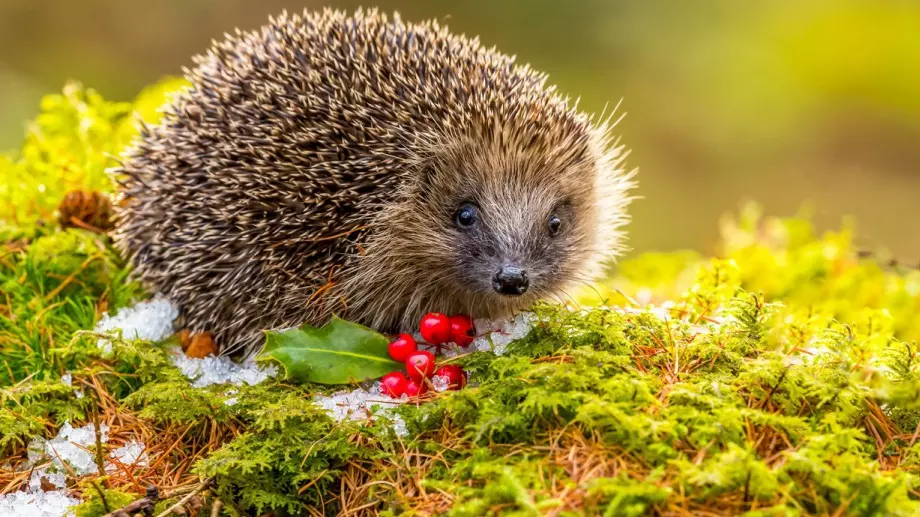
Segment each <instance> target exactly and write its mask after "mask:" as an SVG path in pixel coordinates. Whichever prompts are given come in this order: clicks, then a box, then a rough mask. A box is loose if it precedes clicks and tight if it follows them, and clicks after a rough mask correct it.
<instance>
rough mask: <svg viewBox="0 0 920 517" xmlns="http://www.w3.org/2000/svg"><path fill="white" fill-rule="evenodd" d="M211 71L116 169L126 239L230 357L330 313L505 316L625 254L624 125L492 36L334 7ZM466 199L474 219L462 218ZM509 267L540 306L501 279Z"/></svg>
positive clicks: (210, 60)
mask: <svg viewBox="0 0 920 517" xmlns="http://www.w3.org/2000/svg"><path fill="white" fill-rule="evenodd" d="M195 63H196V65H197V66H196V67H195V68H194V69H192V70H187V71H186V75H187V78H188V79H189V80H190V81H191V84H192V85H191V87H190V88H189V89H187V90H185V91H183V92H181V93H180V94H178V95H177V96H176V97H175V98H174V99H173V101H172V102H171V103H170V104H169V105H168V106H167V107H166V108H165V110H164V117H163V120H162V121H161V122H160V123H159V124H158V125H156V126H153V127H145V128H143V129H142V131H141V135H140V137H139V138H138V140H137V141H136V142H135V144H134V146H132V148H131V149H130V150H129V151H128V152H127V153H126V155H125V156H124V161H123V163H122V166H121V167H119V168H118V169H117V170H116V171H115V173H116V174H117V177H118V178H119V182H120V184H121V187H122V188H121V190H120V193H121V198H120V199H119V202H118V203H117V205H118V207H119V208H118V221H117V222H118V228H117V231H116V240H117V242H118V243H119V245H120V246H121V247H122V249H123V250H125V252H126V253H127V254H128V255H129V256H130V258H131V260H132V262H133V264H134V266H135V268H136V272H137V274H138V275H139V277H140V278H141V279H142V280H144V281H145V282H147V283H148V284H149V285H151V287H153V288H155V289H157V290H159V291H161V292H163V293H164V294H166V295H167V296H168V297H169V298H171V299H172V300H174V301H175V302H176V303H178V304H179V306H180V307H181V309H182V311H183V316H184V318H185V325H186V327H187V328H189V329H191V330H193V331H211V332H213V333H214V335H215V337H216V340H217V342H218V344H219V345H220V346H221V347H222V352H224V353H231V352H237V351H245V352H249V353H251V352H252V351H254V350H257V349H258V346H259V345H260V344H261V341H262V339H263V338H262V335H261V331H262V329H268V328H278V327H290V326H294V325H298V324H300V323H301V322H305V321H307V322H313V323H321V322H322V321H323V320H325V319H326V318H328V316H329V315H331V314H333V313H334V314H338V315H340V316H342V317H345V318H346V319H350V320H353V321H357V322H361V323H364V324H368V325H370V326H373V327H375V328H377V329H380V330H386V331H394V330H397V329H407V328H411V327H413V325H414V324H416V323H417V322H418V318H419V317H420V316H421V315H422V314H423V313H425V312H428V311H440V312H445V313H454V312H463V313H472V314H473V315H475V316H486V317H496V316H500V315H505V314H507V313H509V312H511V311H514V310H518V309H521V308H523V307H526V306H527V305H529V304H531V303H532V302H533V301H534V300H536V299H537V298H540V297H549V296H554V295H560V294H563V293H565V286H567V285H571V284H573V283H578V282H584V281H588V280H589V279H591V278H594V277H596V274H597V273H598V272H599V271H600V269H601V268H600V265H601V263H602V262H604V261H605V260H606V259H609V258H611V257H613V256H615V255H616V254H617V253H618V252H619V251H620V250H621V249H622V235H623V232H622V227H623V225H624V224H625V223H626V221H627V215H626V205H627V204H628V202H629V199H630V198H629V195H628V191H629V189H630V187H632V182H631V180H630V177H631V175H630V174H625V173H624V172H623V171H622V169H620V168H619V164H620V162H621V159H622V156H623V153H622V151H621V148H620V147H618V146H611V145H610V143H609V141H608V136H607V131H608V124H606V122H599V123H595V122H593V121H592V119H589V118H588V117H586V116H584V115H582V114H580V113H579V112H578V111H576V110H575V108H573V107H571V106H569V104H568V100H567V99H565V98H562V97H560V96H559V95H558V94H556V93H555V91H554V89H553V88H551V87H546V86H545V85H544V82H545V76H544V75H542V74H539V73H537V72H534V71H533V70H531V69H530V68H528V67H526V66H518V65H515V64H514V59H513V58H511V57H508V56H505V55H503V54H500V53H498V52H496V51H495V50H489V49H485V48H483V47H481V46H480V44H479V42H478V41H477V40H475V39H468V38H465V37H461V36H455V35H451V34H450V33H448V32H447V31H446V30H445V29H444V28H441V27H440V26H439V25H438V24H437V23H435V22H427V23H421V24H408V23H404V22H402V21H401V20H400V18H399V17H398V16H393V17H392V18H389V19H388V18H387V17H386V16H385V15H382V14H378V13H377V12H376V11H367V12H365V11H359V12H357V13H355V14H353V15H347V14H346V13H342V12H338V11H329V10H326V11H323V12H321V13H312V12H307V13H304V14H303V15H302V16H288V15H286V14H283V15H282V16H280V17H279V18H277V19H272V20H271V21H270V23H269V24H268V25H267V26H265V27H263V28H262V29H261V30H259V31H256V32H251V33H240V32H239V31H237V34H236V36H233V37H231V36H228V37H227V38H226V40H225V41H223V42H220V43H214V46H213V47H212V49H211V50H210V51H209V52H208V53H207V54H206V55H205V56H201V57H198V58H196V61H195ZM463 202H472V203H475V204H476V205H478V207H479V213H480V220H479V221H480V222H479V223H477V226H476V227H475V229H474V231H461V230H459V229H458V228H457V227H456V226H455V225H454V222H453V219H452V217H453V214H454V213H455V211H456V210H457V207H458V206H459V205H460V204H461V203H463ZM554 211H555V212H556V213H558V214H560V216H561V218H562V221H563V227H562V231H561V232H560V233H559V235H558V236H556V237H551V236H550V235H549V234H548V231H547V223H546V221H547V219H548V217H549V216H550V214H551V213H553V212H554ZM509 261H510V262H514V263H516V264H520V265H521V266H522V267H525V268H526V269H527V270H528V273H529V275H530V280H531V289H530V290H529V291H528V292H527V293H526V294H525V295H524V296H519V297H507V296H502V295H499V294H497V293H496V292H494V291H493V290H492V288H491V285H492V284H491V277H492V272H493V271H494V270H495V268H496V267H499V266H500V265H501V264H502V263H503V262H509Z"/></svg>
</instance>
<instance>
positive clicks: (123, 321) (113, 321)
mask: <svg viewBox="0 0 920 517" xmlns="http://www.w3.org/2000/svg"><path fill="white" fill-rule="evenodd" d="M178 316H179V309H177V308H176V306H175V305H173V304H172V303H171V302H170V301H169V300H167V299H166V298H164V297H163V296H161V295H157V296H155V297H154V298H153V299H152V300H149V301H146V302H140V303H138V304H135V305H134V306H132V307H125V308H122V309H119V311H118V313H117V314H116V315H114V316H109V314H108V313H104V314H103V315H102V319H101V320H99V323H97V324H96V332H110V331H113V330H116V329H121V332H122V337H124V338H125V339H143V340H147V341H162V340H164V339H166V338H168V337H169V336H171V335H172V334H173V321H174V320H175V319H176V318H177V317H178ZM98 345H99V347H100V348H102V349H103V350H105V352H106V353H110V352H111V351H112V342H111V341H109V340H108V339H105V338H100V339H99V341H98Z"/></svg>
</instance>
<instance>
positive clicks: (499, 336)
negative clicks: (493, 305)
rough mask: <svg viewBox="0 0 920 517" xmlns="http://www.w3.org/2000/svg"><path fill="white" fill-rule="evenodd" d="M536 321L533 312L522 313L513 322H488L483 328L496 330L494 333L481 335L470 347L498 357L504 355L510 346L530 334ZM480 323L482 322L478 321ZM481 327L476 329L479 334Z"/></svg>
mask: <svg viewBox="0 0 920 517" xmlns="http://www.w3.org/2000/svg"><path fill="white" fill-rule="evenodd" d="M535 320H536V316H534V314H533V313H532V312H522V313H520V314H518V315H517V316H515V317H514V319H512V320H504V321H500V322H488V323H487V324H484V326H483V328H484V329H485V328H496V327H497V330H494V331H492V332H489V333H486V334H484V335H480V336H479V337H477V338H476V339H474V340H473V344H472V345H470V346H471V347H472V349H473V350H479V351H480V352H490V351H491V352H494V353H495V354H496V355H502V354H504V353H505V350H506V349H507V347H508V345H509V344H510V343H511V342H512V341H515V340H518V339H522V338H524V337H525V336H527V334H528V333H529V332H530V329H531V328H533V323H534V321H535ZM476 321H477V322H479V321H480V320H476ZM479 329H480V327H479V326H477V327H476V332H477V334H478V333H479Z"/></svg>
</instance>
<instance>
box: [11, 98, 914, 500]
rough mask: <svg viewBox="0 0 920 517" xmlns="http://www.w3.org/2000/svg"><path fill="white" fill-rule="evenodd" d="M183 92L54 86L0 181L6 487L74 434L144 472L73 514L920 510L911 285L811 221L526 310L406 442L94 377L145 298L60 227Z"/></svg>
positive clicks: (626, 266) (97, 486) (246, 392)
mask: <svg viewBox="0 0 920 517" xmlns="http://www.w3.org/2000/svg"><path fill="white" fill-rule="evenodd" d="M177 84H180V83H176V82H171V83H168V85H167V86H162V87H157V88H154V89H151V90H150V91H149V92H147V93H145V94H144V95H143V96H142V97H141V98H140V99H139V101H138V103H137V104H135V105H133V106H132V105H130V104H113V103H108V102H105V101H104V100H102V99H101V98H99V96H98V95H96V94H94V93H92V92H90V91H87V90H83V89H82V88H80V87H78V86H69V87H68V88H67V89H66V90H65V93H64V94H63V95H55V96H51V97H49V98H48V99H47V100H46V101H45V102H44V103H43V106H42V108H43V112H42V114H41V115H40V116H39V117H38V119H37V120H36V121H35V122H34V123H33V124H32V126H30V132H29V136H28V138H27V141H26V143H25V145H24V148H23V150H22V151H21V152H17V153H14V154H11V155H9V156H7V157H6V158H4V159H3V160H2V161H0V220H2V223H0V237H2V241H3V249H2V252H0V286H2V294H0V314H2V318H0V355H2V359H3V361H2V362H3V364H2V365H0V404H2V405H0V456H2V460H0V464H2V465H3V467H0V468H2V470H0V489H2V490H3V491H6V492H9V491H15V490H17V489H19V488H21V487H22V486H23V485H24V484H26V483H27V481H28V478H29V470H28V469H27V468H25V469H23V466H24V465H26V464H27V459H26V458H27V451H26V445H27V444H28V442H29V441H30V440H31V439H33V438H35V437H38V436H45V437H48V436H53V435H54V434H55V432H56V430H57V428H59V426H61V425H62V424H63V423H64V422H65V421H70V422H72V423H73V425H82V424H85V423H88V422H96V423H98V424H101V423H105V424H107V425H108V426H109V435H110V438H109V443H108V444H107V445H105V446H103V447H104V448H105V447H108V448H111V447H114V446H115V445H116V444H120V443H125V442H127V441H129V440H132V439H135V440H138V441H140V442H143V443H144V444H146V447H147V453H148V456H149V461H148V462H147V465H146V466H143V467H133V468H130V469H120V470H116V471H110V472H108V475H107V476H104V477H103V476H95V475H89V476H84V477H83V478H81V479H78V480H77V479H72V478H71V479H69V481H68V490H69V491H70V492H71V494H73V495H77V496H79V497H81V498H82V499H83V500H85V501H86V502H85V503H84V504H83V505H82V506H81V507H79V508H78V514H79V515H100V514H103V513H105V512H106V511H108V510H114V509H115V508H118V507H120V506H122V505H124V504H126V503H127V502H129V501H131V500H133V499H139V498H141V497H143V495H144V491H145V488H146V487H147V486H148V485H150V484H152V485H155V486H157V487H158V488H159V489H160V490H161V492H162V493H164V498H163V500H161V501H160V502H158V503H157V510H158V511H162V510H165V509H166V508H168V507H169V506H171V505H172V504H174V503H176V502H177V501H178V500H179V499H184V500H185V501H186V502H187V506H188V507H189V510H188V511H195V508H197V507H199V506H201V505H203V507H202V508H201V509H199V510H197V511H199V512H202V513H204V514H207V512H210V511H211V508H212V507H213V506H212V505H213V504H214V503H215V501H220V505H221V506H222V511H223V512H224V513H225V514H233V515H261V514H264V513H266V512H273V513H274V514H275V515H287V514H306V515H311V514H312V515H319V514H336V513H339V512H345V511H348V512H350V513H349V514H350V515H359V514H384V515H430V514H449V515H458V516H459V515H469V516H479V515H498V514H501V515H543V514H546V515H611V516H613V515H644V514H662V515H737V514H745V513H746V514H748V515H787V514H789V515H799V514H820V515H917V514H918V513H920V440H918V432H920V347H918V345H917V340H918V338H920V272H918V271H912V270H899V269H897V268H886V267H880V266H879V265H878V264H877V263H876V262H873V261H866V260H859V259H858V258H857V256H856V253H855V252H854V250H853V248H852V242H851V233H852V232H851V231H850V230H848V229H844V230H843V231H840V232H832V233H828V234H825V235H820V236H819V235H816V234H815V232H814V230H813V229H812V227H811V225H810V224H809V223H808V221H807V220H806V219H803V218H795V219H787V220H779V219H769V218H768V219H764V218H762V217H760V216H759V214H757V213H756V211H755V210H753V209H748V210H745V211H744V212H743V213H742V215H741V217H740V218H738V219H737V220H732V221H727V222H725V223H724V227H723V230H724V232H723V233H724V237H725V239H724V243H723V249H722V250H721V251H720V253H719V257H716V258H703V257H700V256H698V255H696V254H694V253H671V254H648V255H644V256H641V257H638V258H636V259H632V260H628V261H625V262H624V263H622V264H620V265H619V266H618V268H617V271H618V272H617V273H616V274H615V275H614V276H613V277H611V279H610V280H609V281H607V282H604V283H602V284H601V285H598V286H592V288H590V289H587V288H586V290H585V292H584V293H582V294H581V295H580V296H578V298H579V300H578V301H579V304H583V305H584V306H592V307H600V306H605V307H616V308H611V309H606V308H594V309H581V308H579V307H576V306H575V303H574V302H573V304H571V305H572V306H569V307H563V306H557V305H542V306H539V307H537V308H535V311H536V314H537V316H538V318H537V323H536V325H535V327H534V329H533V331H532V332H531V333H530V334H529V335H528V336H527V337H526V338H525V339H522V340H519V341H517V342H514V343H512V345H511V346H510V347H509V352H508V353H507V354H506V355H503V356H495V355H493V354H491V353H487V352H476V353H472V354H469V355H466V356H464V357H462V358H461V359H460V363H461V364H462V365H463V366H464V368H465V369H466V370H468V371H469V372H471V374H472V379H473V381H474V383H473V384H472V385H470V386H468V387H467V388H466V389H464V390H462V391H459V392H445V393H438V394H432V396H431V398H430V400H428V401H427V402H426V403H424V404H421V405H419V406H414V405H406V406H402V407H401V408H400V409H399V414H400V415H401V416H402V417H403V419H404V420H405V421H406V424H407V428H408V430H409V434H408V436H403V437H401V436H397V434H396V433H394V431H393V429H392V427H391V426H390V422H389V421H388V419H387V418H386V417H379V418H370V419H368V421H366V422H354V421H344V422H336V421H334V420H332V419H331V418H330V417H329V416H328V415H327V414H326V413H324V412H323V411H322V410H321V409H319V408H318V407H317V406H316V405H314V404H313V402H312V401H311V396H312V395H314V394H316V393H320V392H323V391H328V389H327V388H321V387H319V386H312V385H291V384H288V383H285V382H282V381H277V380H275V381H268V382H265V383H262V384H259V385H255V386H245V385H244V386H242V387H236V386H210V387H206V388H192V387H190V386H189V383H188V381H187V379H186V378H185V377H183V376H182V374H181V373H180V372H179V371H178V370H177V369H176V368H175V367H173V366H172V364H171V362H170V360H169V358H168V354H167V352H166V351H165V349H164V347H163V346H162V345H158V344H150V343H143V342H131V341H126V340H123V339H120V338H118V337H117V336H113V337H112V340H113V352H114V353H113V354H112V355H107V354H106V353H104V352H103V350H101V349H100V348H99V347H98V346H97V344H96V343H97V340H98V338H99V336H98V335H96V334H94V333H93V332H92V331H91V330H90V329H92V328H93V327H94V324H95V323H96V322H97V321H98V320H99V318H100V317H101V314H102V312H104V311H106V310H110V309H113V308H118V307H123V306H126V305H128V304H129V303H130V302H131V301H132V300H136V299H140V298H142V297H144V296H146V295H145V294H144V293H143V292H142V290H141V289H140V288H139V287H138V286H136V285H134V284H133V283H131V282H130V281H129V280H128V274H127V270H126V268H125V264H124V263H123V262H122V261H121V260H120V259H119V257H118V256H117V254H115V253H114V252H113V251H112V249H111V243H110V242H109V240H108V238H107V237H106V236H105V235H102V234H98V233H91V232H90V231H86V230H80V229H67V230H63V229H61V228H59V227H57V226H56V224H53V223H52V221H55V218H54V207H55V206H57V203H58V202H59V201H60V200H61V199H62V198H63V196H64V194H65V193H66V192H67V191H68V190H70V189H75V188H80V189H95V190H104V191H105V190H111V186H110V183H109V181H108V180H107V179H106V178H105V176H104V172H103V170H104V168H105V166H106V165H107V164H109V162H108V161H107V160H108V158H106V156H107V155H110V154H117V153H118V152H119V150H120V149H121V148H122V147H123V146H124V145H125V144H126V142H127V141H128V140H129V139H130V137H131V136H132V135H133V134H134V131H135V130H134V127H133V124H132V122H131V116H130V114H131V113H132V112H133V111H135V110H137V111H139V112H140V113H141V116H142V117H143V118H145V119H147V120H151V119H152V118H154V117H155V112H154V111H153V109H152V108H153V107H155V106H156V105H158V104H159V103H160V102H161V101H162V98H163V94H164V93H165V92H167V91H169V90H170V88H173V87H175V86H176V85H177ZM573 294H574V293H573ZM650 304H651V305H650ZM68 372H69V374H70V376H71V378H72V381H71V382H70V383H65V382H64V381H62V377H63V376H64V374H65V373H68ZM81 395H82V396H81ZM230 399H232V401H230ZM187 494H188V495H189V496H190V495H191V494H196V495H195V497H187V496H186V495H187ZM189 505H190V506H189Z"/></svg>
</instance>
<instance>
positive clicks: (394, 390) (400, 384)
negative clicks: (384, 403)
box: [380, 372, 409, 399]
mask: <svg viewBox="0 0 920 517" xmlns="http://www.w3.org/2000/svg"><path fill="white" fill-rule="evenodd" d="M408 383H409V379H406V376H405V375H403V374H402V372H390V373H388V374H386V375H384V376H383V377H381V378H380V391H381V392H382V393H383V394H384V395H389V396H391V397H393V398H394V399H398V398H399V397H402V394H403V393H405V392H406V385H407V384H408Z"/></svg>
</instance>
